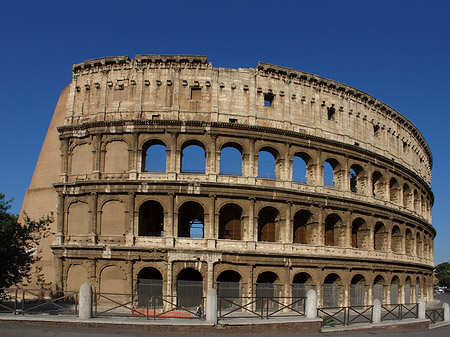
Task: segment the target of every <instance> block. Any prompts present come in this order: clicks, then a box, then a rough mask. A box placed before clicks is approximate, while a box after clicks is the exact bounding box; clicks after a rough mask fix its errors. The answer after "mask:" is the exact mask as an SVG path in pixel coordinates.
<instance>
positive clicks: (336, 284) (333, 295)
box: [322, 274, 342, 308]
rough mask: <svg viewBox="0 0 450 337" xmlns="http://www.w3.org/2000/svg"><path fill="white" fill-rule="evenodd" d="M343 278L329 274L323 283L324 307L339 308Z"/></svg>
mask: <svg viewBox="0 0 450 337" xmlns="http://www.w3.org/2000/svg"><path fill="white" fill-rule="evenodd" d="M340 288H341V278H340V277H339V275H337V274H329V275H328V276H327V277H326V278H325V280H324V282H323V301H322V303H323V305H322V306H323V307H324V308H332V307H338V306H339V304H340V303H341V302H342V301H341V297H342V295H341V291H340Z"/></svg>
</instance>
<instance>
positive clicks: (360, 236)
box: [352, 218, 369, 249]
mask: <svg viewBox="0 0 450 337" xmlns="http://www.w3.org/2000/svg"><path fill="white" fill-rule="evenodd" d="M368 246H369V230H368V228H367V225H366V222H365V221H364V220H363V219H362V218H357V219H355V220H353V222H352V247H353V248H360V249H367V247H368Z"/></svg>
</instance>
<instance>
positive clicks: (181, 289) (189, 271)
mask: <svg viewBox="0 0 450 337" xmlns="http://www.w3.org/2000/svg"><path fill="white" fill-rule="evenodd" d="M177 298H178V305H179V306H181V307H184V308H196V307H198V306H199V305H200V304H203V277H202V274H200V272H199V271H197V270H195V269H193V268H186V269H183V270H182V271H180V273H179V274H178V276H177Z"/></svg>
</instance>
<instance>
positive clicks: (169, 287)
mask: <svg viewBox="0 0 450 337" xmlns="http://www.w3.org/2000/svg"><path fill="white" fill-rule="evenodd" d="M172 273H173V262H172V261H168V262H167V283H166V287H167V288H166V292H167V296H172V294H173V279H172V278H173V274H172ZM163 295H164V294H163Z"/></svg>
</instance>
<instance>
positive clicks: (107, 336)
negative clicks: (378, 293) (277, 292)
mask: <svg viewBox="0 0 450 337" xmlns="http://www.w3.org/2000/svg"><path fill="white" fill-rule="evenodd" d="M186 335H188V336H193V335H200V336H205V337H206V336H212V337H214V336H215V337H217V336H221V335H223V336H225V335H226V336H230V337H252V336H261V335H263V336H270V335H271V334H270V333H267V334H264V333H255V334H252V333H246V334H229V333H221V332H220V331H218V332H217V333H208V334H199V333H184V334H179V333H177V334H171V333H170V331H168V332H167V333H165V334H162V333H156V334H155V333H151V332H133V331H114V330H110V329H102V330H98V329H90V328H75V327H65V326H42V325H31V324H23V323H10V322H0V336H2V337H28V336H32V337H81V336H89V337H128V336H129V337H132V336H136V337H143V336H152V337H157V336H162V337H167V336H173V337H182V336H184V337H185V336H186ZM278 336H286V337H293V336H300V335H299V334H278ZM301 336H304V337H318V336H329V337H449V336H450V326H445V327H441V328H436V329H433V330H405V331H383V330H379V331H372V330H371V331H367V332H364V331H349V332H339V333H338V332H336V333H326V334H301Z"/></svg>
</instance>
